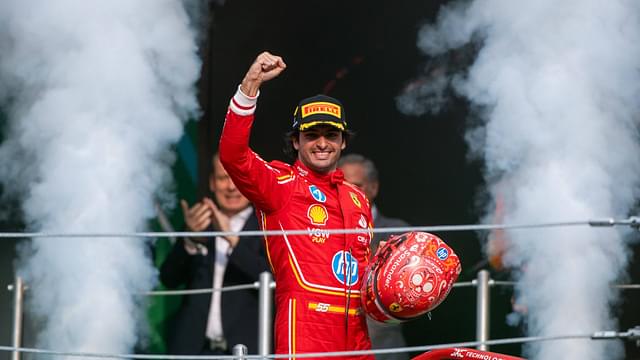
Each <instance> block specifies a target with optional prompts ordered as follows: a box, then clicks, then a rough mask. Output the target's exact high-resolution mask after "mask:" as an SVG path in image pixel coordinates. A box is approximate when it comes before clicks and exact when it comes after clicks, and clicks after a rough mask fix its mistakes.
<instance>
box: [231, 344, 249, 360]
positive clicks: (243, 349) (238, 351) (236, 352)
mask: <svg viewBox="0 0 640 360" xmlns="http://www.w3.org/2000/svg"><path fill="white" fill-rule="evenodd" d="M247 352H248V350H247V346H246V345H242V344H236V345H234V346H233V356H234V357H235V359H237V360H244V358H245V356H246V355H247Z"/></svg>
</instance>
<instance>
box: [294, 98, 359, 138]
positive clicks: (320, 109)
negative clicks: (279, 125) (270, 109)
mask: <svg viewBox="0 0 640 360" xmlns="http://www.w3.org/2000/svg"><path fill="white" fill-rule="evenodd" d="M316 125H331V126H333V127H335V128H337V129H339V130H342V131H346V130H347V121H346V120H345V114H344V107H342V104H341V103H340V101H338V100H337V99H334V98H332V97H331V96H326V95H316V96H312V97H310V98H306V99H303V100H301V101H300V103H298V106H297V107H296V110H295V111H294V113H293V126H292V127H293V129H294V130H299V131H305V130H308V129H309V128H311V127H313V126H316Z"/></svg>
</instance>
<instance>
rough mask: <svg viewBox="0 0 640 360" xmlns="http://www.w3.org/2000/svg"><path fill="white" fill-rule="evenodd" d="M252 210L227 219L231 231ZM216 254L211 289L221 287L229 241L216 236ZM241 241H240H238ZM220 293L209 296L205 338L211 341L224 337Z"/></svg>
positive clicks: (240, 226)
mask: <svg viewBox="0 0 640 360" xmlns="http://www.w3.org/2000/svg"><path fill="white" fill-rule="evenodd" d="M252 211H253V208H252V207H251V206H249V207H248V208H246V209H244V210H242V211H241V212H239V213H237V214H235V215H233V216H231V218H230V219H229V225H230V228H231V229H230V230H231V231H240V230H242V228H243V227H244V224H245V223H246V222H247V219H248V218H249V216H250V215H251V212H252ZM215 241H216V253H215V264H214V269H213V288H214V289H218V288H221V287H222V282H223V279H224V272H225V270H226V268H227V263H228V262H229V255H231V252H232V251H233V248H231V245H229V241H227V240H226V239H224V238H223V237H221V236H216V239H215ZM240 241H242V239H240ZM221 295H222V293H221V292H220V291H214V292H213V294H212V295H211V307H210V308H209V321H208V323H207V337H208V338H209V339H212V340H216V339H221V338H223V337H224V334H223V332H222V309H221V299H222V296H221Z"/></svg>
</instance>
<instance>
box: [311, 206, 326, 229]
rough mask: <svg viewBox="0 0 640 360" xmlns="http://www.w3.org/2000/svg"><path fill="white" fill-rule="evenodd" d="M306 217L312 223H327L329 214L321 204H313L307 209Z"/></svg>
mask: <svg viewBox="0 0 640 360" xmlns="http://www.w3.org/2000/svg"><path fill="white" fill-rule="evenodd" d="M307 217H308V218H309V220H310V221H311V223H312V224H313V225H327V220H328V219H329V214H328V213H327V208H325V207H324V206H323V205H320V204H313V205H311V206H309V209H307Z"/></svg>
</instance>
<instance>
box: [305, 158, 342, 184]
mask: <svg viewBox="0 0 640 360" xmlns="http://www.w3.org/2000/svg"><path fill="white" fill-rule="evenodd" d="M294 166H295V167H296V169H297V170H298V173H299V174H300V175H301V176H303V177H306V178H308V179H309V180H310V181H311V182H312V183H316V182H324V183H327V182H328V183H330V184H331V185H338V184H342V181H343V180H344V173H343V172H342V170H340V169H336V170H334V171H331V172H329V173H327V174H320V173H317V172H315V171H313V170H311V169H309V168H308V167H306V166H305V165H304V164H303V163H302V162H301V161H300V160H296V162H295V164H294Z"/></svg>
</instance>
